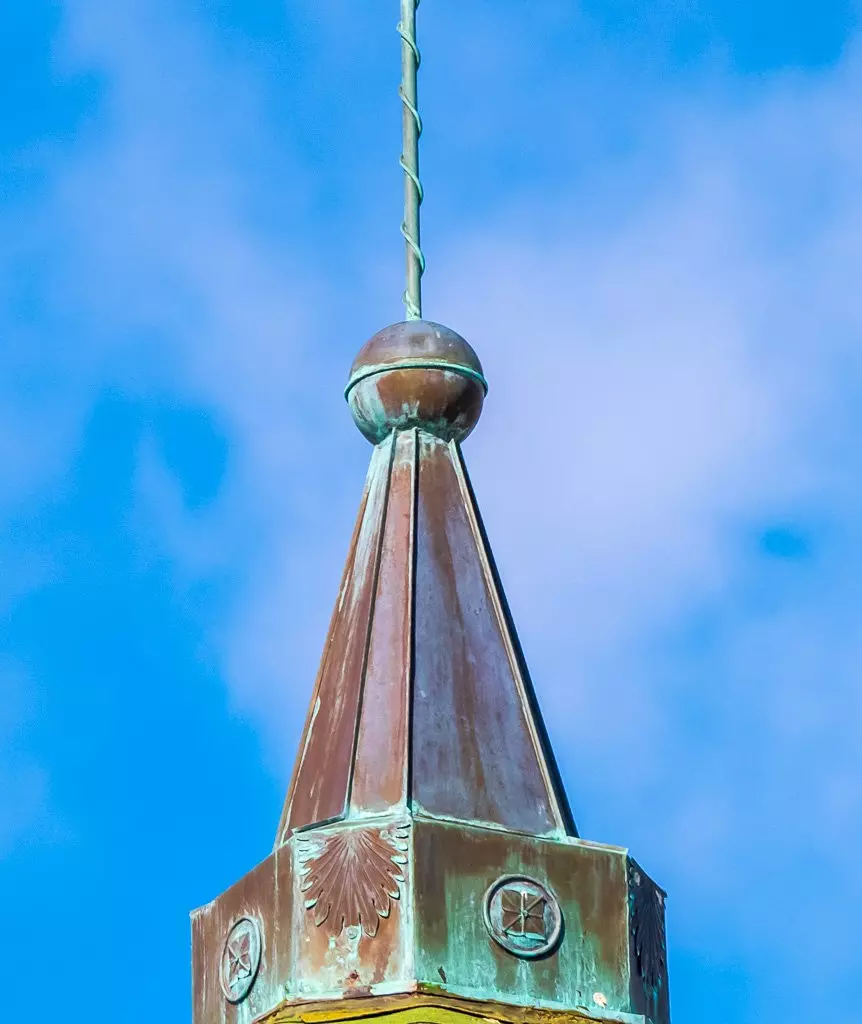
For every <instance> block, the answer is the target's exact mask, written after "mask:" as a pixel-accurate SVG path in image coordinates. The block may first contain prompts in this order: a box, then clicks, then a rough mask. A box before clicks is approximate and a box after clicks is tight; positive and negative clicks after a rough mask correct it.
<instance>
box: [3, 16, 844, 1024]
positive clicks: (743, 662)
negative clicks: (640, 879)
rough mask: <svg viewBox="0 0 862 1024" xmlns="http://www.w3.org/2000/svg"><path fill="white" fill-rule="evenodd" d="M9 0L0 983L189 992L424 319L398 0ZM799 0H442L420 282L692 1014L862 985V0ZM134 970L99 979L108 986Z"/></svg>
mask: <svg viewBox="0 0 862 1024" xmlns="http://www.w3.org/2000/svg"><path fill="white" fill-rule="evenodd" d="M7 6H8V8H9V9H8V10H6V11H4V12H3V14H2V16H0V17H2V31H0V50H2V59H0V76H2V78H3V83H2V88H0V104H2V116H0V177H2V187H0V231H2V237H3V239H4V244H3V246H2V248H0V330H1V331H2V337H3V343H2V345H0V465H2V473H0V517H2V531H0V558H2V564H3V573H2V581H0V613H2V616H3V629H2V632H0V635H2V638H3V639H2V651H0V698H2V699H0V794H2V798H0V906H2V907H3V922H4V927H3V928H2V929H0V933H2V939H0V944H2V946H8V948H5V949H3V962H4V963H5V964H6V965H7V971H9V976H8V977H7V984H6V985H5V986H4V997H3V999H4V1011H3V1012H4V1015H5V1016H8V1018H9V1019H10V1020H12V1019H17V1018H18V1017H19V1016H21V1017H23V1015H24V1014H25V1012H31V1011H32V1007H33V1006H34V1004H36V1005H42V1004H47V1005H50V1004H52V1003H54V1002H55V1001H56V1002H58V1003H60V1002H61V1003H62V1005H63V1015H64V1020H65V1021H68V1022H69V1024H74V1022H77V1021H85V1020H86V1021H87V1022H88V1024H92V1022H94V1021H106V1022H107V1021H109V1020H111V1021H114V1020H118V1019H120V1020H123V1021H124V1022H128V1024H136V1022H142V1024H143V1022H144V1021H150V1020H152V1017H153V1014H154V1013H157V1015H158V1017H159V1020H160V1021H164V1022H165V1024H170V1022H173V1021H177V1022H179V1021H185V1020H187V1019H188V1016H189V995H188V980H189V949H188V937H189V929H188V918H187V914H188V911H189V910H190V909H191V908H192V907H194V906H197V905H199V904H201V903H203V902H206V901H207V900H209V899H210V898H212V897H213V896H214V895H216V894H217V893H218V892H219V891H221V890H222V889H223V888H225V887H226V886H227V885H228V884H229V883H231V882H232V881H234V880H235V879H236V878H238V877H239V876H240V875H242V874H243V873H244V872H245V871H246V870H248V869H249V868H250V867H252V866H253V865H254V864H255V863H256V862H257V861H258V860H260V859H261V858H262V857H263V856H264V855H265V854H266V852H267V851H268V849H269V847H270V845H271V842H272V837H273V833H274V830H275V827H276V824H277V819H278V813H279V809H280V802H281V799H282V795H283V791H284V788H285V782H286V776H287V774H288V772H289V770H290V766H291V763H292V759H293V754H294V749H295V745H296V742H297V737H298V731H299V727H300V723H301V720H302V717H303V715H304V711H305V705H306V702H307V700H308V697H309V694H310V688H311V684H312V680H313V676H314V672H315V668H316V662H317V658H318V655H319V651H320V648H321V645H322V640H323V636H324V632H325V629H326V624H327V622H328V618H329V614H330V610H331V604H332V601H333V599H334V595H335V590H336V586H337V580H338V576H339V571H340V564H341V560H342V559H343V556H344V553H345V551H346V547H347V542H348V538H349V531H350V528H351V525H352V520H353V516H354V514H355V509H356V504H357V501H358V497H359V492H360V489H361V485H362V480H363V477H364V473H365V469H366V466H367V459H368V454H369V449H368V446H367V444H366V443H365V442H364V441H363V439H362V438H361V437H360V436H359V434H358V433H357V431H356V430H355V429H354V428H353V426H352V425H351V423H350V420H349V416H348V415H347V412H346V409H345V407H344V404H343V400H342V397H341V388H342V384H343V382H344V379H345V376H346V372H347V368H348V367H349V365H350V362H351V360H352V357H353V355H354V353H355V351H356V350H357V349H358V347H359V346H360V345H361V343H362V342H363V341H364V340H365V338H366V337H367V336H368V335H370V334H371V333H372V332H373V331H375V330H377V329H378V328H379V327H381V326H383V325H385V324H386V323H389V322H391V321H393V320H396V319H399V318H400V315H401V308H400V305H399V296H400V291H401V260H402V252H401V241H400V236H399V234H398V223H399V217H400V210H399V204H400V196H401V183H400V180H399V174H398V167H397V155H398V150H399V138H398V131H399V108H398V101H397V97H396V95H395V88H396V86H397V75H398V45H397V37H396V36H395V33H394V23H395V21H396V20H397V9H396V8H397V4H396V3H394V0H387V2H383V0H374V2H372V3H366V4H346V3H339V2H335V0H295V2H287V0H213V2H211V3H205V4H204V3H195V2H193V0H123V2H122V3H115V4H106V3H102V2H99V0H67V2H60V0H52V2H49V0H29V2H28V3H26V4H23V3H19V4H16V5H7ZM857 14H858V10H857V8H856V7H855V5H854V4H851V3H843V2H836V0H821V2H820V3H817V4H815V3H813V2H805V3H801V2H797V3H793V2H789V0H786V2H785V3H783V4H778V3H777V2H773V0H761V2H759V3H756V4H747V5H743V4H738V3H731V2H729V0H700V2H698V0H688V2H683V0H678V2H677V0H659V2H656V3H653V4H644V3H635V2H633V0H632V2H629V0H620V2H618V3H609V2H607V0H588V2H585V3H583V4H580V5H577V4H575V3H573V2H572V0H559V2H557V0H530V2H529V3H526V2H524V0H497V2H495V3H491V2H490V0H458V2H457V3H452V2H449V3H445V2H442V0H425V2H424V3H423V5H422V8H421V18H420V31H421V33H422V44H423V49H424V51H425V63H424V65H423V70H422V79H421V90H422V103H423V107H424V112H425V115H426V121H427V131H426V135H425V139H424V150H423V155H422V159H423V174H424V177H425V180H426V187H427V202H426V205H425V216H426V220H425V241H426V249H427V253H428V261H429V270H428V275H427V278H426V282H427V287H426V311H427V314H428V315H429V316H430V317H431V318H433V319H436V320H441V321H443V322H445V323H447V324H449V325H450V326H452V327H454V328H455V329H456V330H459V331H460V332H462V333H463V334H465V336H467V337H468V338H469V339H470V340H471V341H472V343H473V344H474V346H475V347H476V348H477V350H478V351H479V353H480V355H481V357H482V359H483V362H484V364H485V367H486V371H487V375H488V377H489V379H490V382H491V393H490V396H489V399H488V402H487V405H486V411H485V414H484V416H483V419H482V423H481V424H480V426H479V428H478V429H477V431H476V433H475V434H474V436H473V437H471V439H470V441H469V442H468V443H467V445H466V446H465V454H466V456H467V459H468V462H469V464H470V467H471V471H472V474H473V477H474V483H475V485H476V489H477V492H478V496H479V499H480V502H481V504H482V508H483V512H484V514H485V518H486V521H487V526H488V529H489V533H490V535H491V540H492V543H493V545H494V548H495V552H496V555H497V558H498V561H499V563H500V567H501V571H502V574H503V577H504V581H505V583H506V586H507V589H508V594H509V598H510V603H511V605H512V608H513V612H514V614H515V617H516V620H517V622H518V624H519V627H520V631H521V634H522V640H523V643H524V646H525V649H526V653H527V656H528V660H529V661H530V664H531V667H532V670H533V675H534V678H535V682H536V686H537V689H538V691H539V697H540V699H541V702H542V705H543V707H544V710H545V712H546V717H547V719H548V721H549V726H550V731H551V734H552V738H553V740H554V742H555V745H556V749H557V752H558V755H559V760H560V762H561V767H562V770H563V774H564V776H565V779H566V782H567V787H568V790H569V794H570V798H571V800H572V804H573V807H574V810H575V813H576V817H577V820H578V822H579V825H580V828H581V830H582V832H583V834H584V835H585V836H587V837H589V838H591V839H597V840H604V841H608V842H613V843H622V844H624V845H628V846H630V847H631V848H632V850H633V851H634V852H635V854H636V855H637V856H638V859H639V860H641V862H642V863H644V865H645V866H647V867H648V868H649V869H650V870H651V871H652V873H654V874H655V875H656V877H657V878H658V879H659V880H660V881H661V882H662V883H663V884H664V885H665V886H666V888H667V889H668V890H669V892H670V905H669V928H670V953H671V971H672V974H671V986H672V997H673V1011H674V1019H675V1021H676V1022H677V1024H686V1022H691V1024H713V1022H714V1024H719V1022H721V1024H727V1022H728V1021H733V1022H735V1024H736V1022H738V1024H746V1022H752V1024H753V1022H754V1021H757V1022H758V1024H771V1022H773V1021H774V1022H778V1021H785V1020H787V1019H789V1018H790V1017H791V1015H793V1014H794V1012H795V1008H796V1007H798V1006H799V1005H802V1006H804V1007H806V1012H809V1013H812V1012H814V1013H816V1014H817V1015H818V1017H822V1018H823V1019H829V1020H830V1022H833V1024H858V1021H859V1020H860V1010H859V1008H858V1005H857V1002H856V1001H857V999H858V995H857V993H858V990H859V982H860V980H862V969H860V958H859V955H858V952H857V950H856V945H857V934H858V918H859V912H860V909H862V877H860V873H859V871H858V868H857V853H856V849H857V847H858V845H859V843H860V841H862V781H860V780H862V745H860V743H859V736H860V732H862V687H860V685H859V672H860V668H859V666H860V663H862V641H860V630H859V628H858V623H859V620H860V617H862V583H860V580H862V483H860V481H862V472H860V470H862V454H860V446H859V444H858V437H859V428H860V412H859V410H860V408H862V358H860V355H861V354H862V347H860V344H859V334H860V327H862V301H860V298H859V285H858V267H859V266H860V262H862V130H860V128H859V117H858V110H859V108H860V102H862V39H860V37H859V30H858V27H857ZM121 1002H122V1003H123V1008H122V1009H121V1010H118V1009H117V1007H118V1005H119V1004H120V1003H121Z"/></svg>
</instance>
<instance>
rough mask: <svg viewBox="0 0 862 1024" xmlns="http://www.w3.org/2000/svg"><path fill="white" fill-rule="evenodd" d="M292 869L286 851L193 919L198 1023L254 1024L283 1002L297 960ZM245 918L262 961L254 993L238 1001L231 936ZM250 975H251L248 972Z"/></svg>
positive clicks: (254, 971)
mask: <svg viewBox="0 0 862 1024" xmlns="http://www.w3.org/2000/svg"><path fill="white" fill-rule="evenodd" d="M291 876H292V865H291V863H290V858H289V857H285V856H284V855H283V854H281V853H280V852H275V853H272V854H270V856H269V857H267V859H266V860H265V861H263V863H261V864H259V865H258V866H257V867H256V868H255V869H254V870H253V871H251V872H249V874H247V875H246V876H245V877H244V878H242V879H240V881H239V882H237V883H236V884H235V885H233V886H231V888H230V889H228V890H227V891H226V892H224V893H222V895H221V896H219V897H218V899H216V900H214V901H213V902H212V903H210V904H208V905H207V906H205V907H201V908H200V909H199V910H196V911H195V912H194V914H193V915H192V965H193V975H192V1002H193V1012H192V1019H193V1021H194V1024H250V1022H251V1021H253V1020H255V1019H257V1018H258V1017H259V1016H260V1015H261V1014H264V1013H267V1012H269V1011H270V1010H272V1009H274V1008H275V1007H276V1006H278V1005H279V1003H280V1002H282V1001H283V999H284V998H285V994H286V991H287V990H286V985H287V982H288V980H289V977H290V968H291V962H292V959H293V956H292V950H291V943H292V936H291V928H290V921H291V914H290V901H291V899H292V888H293V886H292V877H291ZM243 920H249V921H251V922H254V925H255V927H256V929H257V930H258V933H259V958H258V956H254V957H253V958H252V960H251V961H250V963H249V964H248V965H246V966H247V972H248V971H250V972H251V977H250V978H249V979H247V980H249V981H250V985H249V988H248V993H247V995H245V996H244V997H243V998H242V999H241V1001H239V1002H236V1003H232V1002H230V1000H229V999H228V997H227V995H226V991H225V986H226V985H227V983H228V982H229V979H230V973H229V972H230V954H229V952H228V950H227V948H226V947H227V944H228V939H229V936H230V935H231V932H232V929H233V928H234V926H235V925H236V924H237V923H238V922H241V921H243ZM247 972H246V973H247Z"/></svg>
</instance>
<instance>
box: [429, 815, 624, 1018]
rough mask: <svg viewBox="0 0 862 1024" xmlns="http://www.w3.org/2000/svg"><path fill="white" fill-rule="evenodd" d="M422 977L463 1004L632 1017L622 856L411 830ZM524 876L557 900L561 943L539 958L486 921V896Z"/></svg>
mask: <svg viewBox="0 0 862 1024" xmlns="http://www.w3.org/2000/svg"><path fill="white" fill-rule="evenodd" d="M414 858H415V868H414V872H415V887H416V895H415V915H416V977H417V980H418V981H419V982H420V984H422V985H426V986H427V985H436V986H438V987H439V988H440V990H441V991H445V992H448V993H451V994H453V995H458V996H461V997H464V998H471V999H480V1000H494V1001H497V1002H508V1003H515V1004H521V1005H524V1006H537V1007H551V1008H554V1007H556V1008H559V1009H575V1008H577V1007H587V1008H590V1009H594V1010H596V1009H604V1010H609V1011H619V1012H629V1011H630V997H629V985H628V980H629V964H628V955H629V945H628V925H627V922H628V914H627V906H628V889H627V876H626V857H625V851H623V850H619V849H617V848H614V847H598V846H594V845H588V844H584V843H580V842H578V841H576V840H570V841H567V842H557V841H554V840H543V839H538V838H531V837H529V836H514V835H511V834H506V833H503V832H499V831H496V830H491V829H478V828H466V827H464V826H463V825H453V824H444V823H442V822H430V821H419V820H417V821H416V822H415V826H414ZM508 875H526V876H530V877H531V878H533V879H535V880H536V881H537V882H538V883H540V884H541V885H543V886H545V887H546V888H547V889H548V890H549V891H550V892H552V893H553V894H554V896H555V898H556V900H557V901H558V904H559V907H560V910H561V914H562V922H563V929H562V937H561V939H560V941H559V944H558V945H557V946H556V947H555V948H554V949H552V951H551V952H550V953H549V954H548V955H545V956H544V957H543V958H540V959H524V958H522V957H519V956H517V955H514V954H513V953H510V952H508V951H507V950H506V949H503V948H501V946H500V945H498V943H497V942H495V941H494V939H493V938H492V937H491V935H490V934H489V930H488V927H487V925H486V923H485V916H484V913H483V910H484V901H485V896H486V893H487V892H488V889H489V887H490V886H492V885H493V884H494V883H495V882H496V881H497V880H498V879H500V878H502V877H504V876H508Z"/></svg>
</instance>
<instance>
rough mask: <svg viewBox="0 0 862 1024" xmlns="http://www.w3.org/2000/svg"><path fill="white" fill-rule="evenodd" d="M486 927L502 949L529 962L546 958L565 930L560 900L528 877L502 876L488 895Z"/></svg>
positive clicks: (486, 896)
mask: <svg viewBox="0 0 862 1024" xmlns="http://www.w3.org/2000/svg"><path fill="white" fill-rule="evenodd" d="M485 927H486V928H487V929H488V931H489V932H490V934H491V938H492V939H493V940H494V941H495V942H496V943H498V944H499V945H501V946H502V947H503V949H506V950H508V951H509V952H510V953H514V955H515V956H519V957H522V958H524V959H527V960H531V959H536V958H537V957H541V956H547V954H548V953H550V952H551V951H552V950H553V949H554V948H555V946H556V945H557V943H558V942H559V941H560V935H561V934H562V930H563V914H562V911H561V910H560V904H559V902H558V900H557V897H556V896H555V895H554V894H553V893H552V892H551V891H550V889H547V888H546V887H545V886H544V885H542V884H541V882H537V881H536V880H535V879H534V878H527V876H526V875H503V877H502V878H498V879H497V881H496V882H494V884H493V885H492V886H491V888H490V889H489V890H488V891H487V892H486V893H485Z"/></svg>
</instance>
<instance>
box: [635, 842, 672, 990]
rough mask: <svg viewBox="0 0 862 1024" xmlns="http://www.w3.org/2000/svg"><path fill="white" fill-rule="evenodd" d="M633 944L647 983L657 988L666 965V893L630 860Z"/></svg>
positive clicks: (642, 976)
mask: <svg viewBox="0 0 862 1024" xmlns="http://www.w3.org/2000/svg"><path fill="white" fill-rule="evenodd" d="M629 901H630V914H631V929H632V943H633V945H634V952H635V959H636V961H637V966H638V971H639V972H640V976H641V980H642V981H643V983H644V985H645V986H646V987H647V988H649V989H651V990H652V991H653V992H655V991H657V989H658V987H659V985H660V984H661V979H662V978H663V977H664V973H665V967H666V958H667V952H666V945H665V923H664V916H665V915H664V901H665V893H664V891H663V890H662V889H660V888H659V887H658V886H657V885H656V884H655V882H653V881H652V879H650V878H649V877H648V876H647V875H645V874H644V872H643V871H642V870H641V868H640V866H639V865H638V864H637V863H636V862H635V861H630V863H629Z"/></svg>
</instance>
